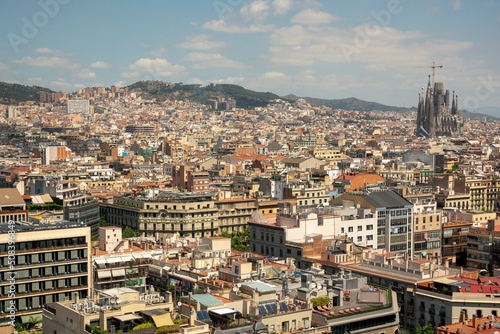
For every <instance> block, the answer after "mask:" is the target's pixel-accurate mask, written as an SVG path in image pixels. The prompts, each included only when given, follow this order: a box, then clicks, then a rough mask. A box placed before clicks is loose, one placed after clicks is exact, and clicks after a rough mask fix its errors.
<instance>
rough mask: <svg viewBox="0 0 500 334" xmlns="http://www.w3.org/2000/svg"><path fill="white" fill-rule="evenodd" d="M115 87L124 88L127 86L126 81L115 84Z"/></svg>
mask: <svg viewBox="0 0 500 334" xmlns="http://www.w3.org/2000/svg"><path fill="white" fill-rule="evenodd" d="M113 86H116V87H123V86H125V81H123V80H121V81H118V82H115V83H114V84H113Z"/></svg>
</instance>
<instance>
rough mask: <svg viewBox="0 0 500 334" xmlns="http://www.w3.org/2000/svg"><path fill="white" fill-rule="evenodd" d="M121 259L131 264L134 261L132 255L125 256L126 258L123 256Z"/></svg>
mask: <svg viewBox="0 0 500 334" xmlns="http://www.w3.org/2000/svg"><path fill="white" fill-rule="evenodd" d="M121 258H122V262H130V261H133V260H134V258H133V257H132V255H125V256H122V257H121Z"/></svg>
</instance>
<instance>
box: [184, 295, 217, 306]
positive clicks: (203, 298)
mask: <svg viewBox="0 0 500 334" xmlns="http://www.w3.org/2000/svg"><path fill="white" fill-rule="evenodd" d="M192 298H193V299H194V300H196V301H197V302H198V303H200V304H201V305H203V306H205V307H206V306H217V305H224V303H223V302H222V301H221V300H219V299H217V298H215V297H214V296H212V295H208V294H205V295H193V296H192Z"/></svg>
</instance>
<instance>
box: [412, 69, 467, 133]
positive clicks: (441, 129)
mask: <svg viewBox="0 0 500 334" xmlns="http://www.w3.org/2000/svg"><path fill="white" fill-rule="evenodd" d="M462 132H463V121H462V115H461V114H460V111H459V110H458V95H455V92H453V95H452V97H451V109H450V91H449V90H446V92H445V91H444V85H443V83H442V82H436V83H435V84H434V89H432V87H431V80H430V76H429V82H428V84H427V92H426V93H424V89H423V88H422V93H421V94H419V97H418V112H417V129H416V133H415V134H416V135H417V136H423V137H427V138H435V137H437V136H451V137H453V136H456V135H458V134H461V133H462Z"/></svg>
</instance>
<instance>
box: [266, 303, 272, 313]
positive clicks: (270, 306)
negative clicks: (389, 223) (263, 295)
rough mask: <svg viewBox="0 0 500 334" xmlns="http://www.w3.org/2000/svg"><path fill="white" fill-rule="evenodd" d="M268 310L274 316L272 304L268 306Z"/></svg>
mask: <svg viewBox="0 0 500 334" xmlns="http://www.w3.org/2000/svg"><path fill="white" fill-rule="evenodd" d="M266 309H267V312H268V313H269V314H274V312H273V308H272V304H266Z"/></svg>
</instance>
